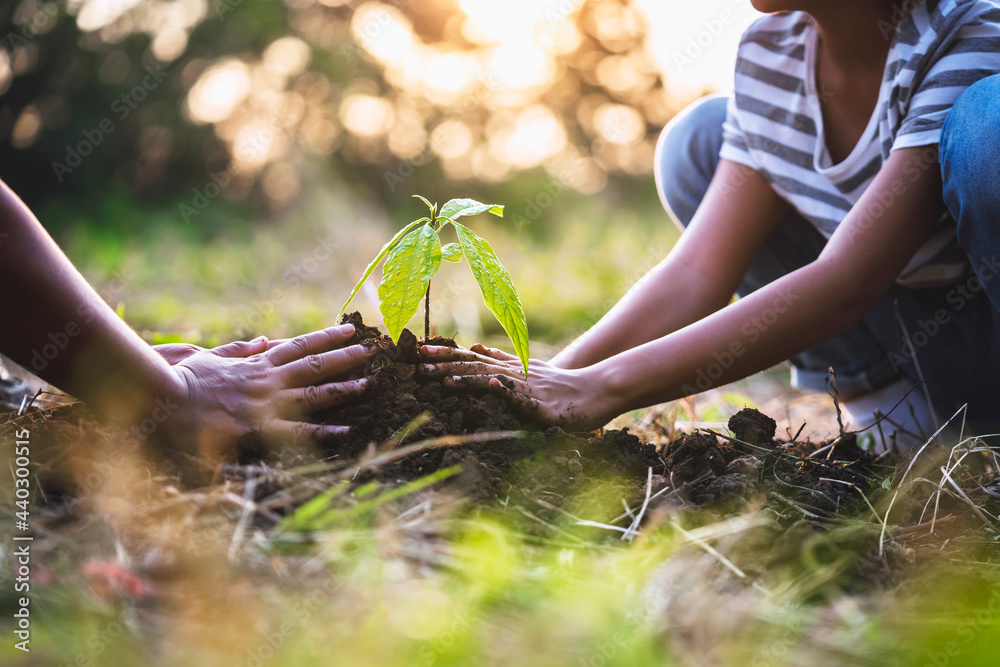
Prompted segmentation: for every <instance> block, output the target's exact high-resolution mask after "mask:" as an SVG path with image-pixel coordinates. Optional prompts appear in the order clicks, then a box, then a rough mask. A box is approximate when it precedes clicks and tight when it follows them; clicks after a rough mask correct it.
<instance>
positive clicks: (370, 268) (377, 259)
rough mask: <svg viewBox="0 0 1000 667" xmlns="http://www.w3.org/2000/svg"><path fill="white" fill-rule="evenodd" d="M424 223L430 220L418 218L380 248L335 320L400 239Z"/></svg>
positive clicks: (338, 318)
mask: <svg viewBox="0 0 1000 667" xmlns="http://www.w3.org/2000/svg"><path fill="white" fill-rule="evenodd" d="M424 201H426V200H424ZM425 222H430V218H420V219H419V220H414V221H413V222H411V223H410V224H408V225H407V226H406V227H403V228H402V229H401V230H399V232H397V233H396V235H395V236H393V237H392V240H390V241H389V242H388V243H386V244H385V245H384V246H382V250H380V251H379V253H378V255H376V256H375V259H373V260H372V262H371V264H369V265H368V268H367V269H365V274H364V275H363V276H361V280H359V281H358V284H357V285H355V286H354V289H353V290H351V296H349V297H347V301H345V302H344V305H343V306H341V307H340V312H339V313H337V320H340V316H341V315H343V314H344V311H345V310H347V307H348V306H349V305H351V301H353V300H354V297H355V296H357V295H358V292H359V291H360V290H361V286H362V285H364V284H365V281H366V280H368V276H370V275H371V274H372V272H373V271H375V267H377V266H378V265H379V264H380V263H381V262H382V260H383V259H385V256H386V255H388V254H389V251H391V250H392V249H393V248H395V247H396V245H397V244H398V243H399V241H400V239H402V238H403V237H404V236H406V235H407V234H408V233H409V232H411V231H412V230H413V229H414V228H415V227H417V226H418V225H421V224H423V223H425Z"/></svg>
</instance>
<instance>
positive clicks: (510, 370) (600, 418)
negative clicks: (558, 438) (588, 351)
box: [420, 344, 618, 431]
mask: <svg viewBox="0 0 1000 667" xmlns="http://www.w3.org/2000/svg"><path fill="white" fill-rule="evenodd" d="M420 353H421V354H422V355H423V356H424V357H426V358H427V360H428V361H431V362H433V363H429V364H424V365H422V366H421V367H420V368H421V370H422V372H423V373H424V374H425V375H428V376H430V377H444V383H445V384H446V385H448V386H451V387H469V388H479V389H487V390H489V391H491V392H494V393H496V394H499V395H501V396H505V397H506V398H507V399H509V400H510V401H511V403H512V404H513V405H514V407H515V408H516V409H517V411H518V412H520V413H521V414H523V415H524V416H526V417H528V418H530V419H533V420H535V421H538V422H541V423H543V424H548V425H553V426H560V427H562V428H564V429H566V430H568V431H587V430H592V429H595V428H600V427H601V426H604V424H606V423H608V422H609V421H610V420H611V419H612V418H614V417H616V416H617V414H618V413H617V412H616V411H615V409H614V407H613V406H612V405H611V401H610V400H609V398H610V397H608V396H606V395H605V393H604V392H603V391H602V389H601V387H602V383H600V382H599V381H598V378H597V377H596V375H595V373H594V371H593V367H590V368H584V369H563V368H558V367H556V366H553V365H552V364H548V363H546V362H544V361H538V360H537V359H532V360H531V362H530V364H529V374H528V377H527V378H525V375H524V368H523V366H522V365H521V361H520V360H519V359H518V358H517V357H515V356H514V355H511V354H507V353H506V352H502V351H500V350H494V349H492V348H488V347H485V346H483V345H479V344H476V345H473V346H472V349H471V350H465V349H462V348H451V347H437V346H432V345H424V346H423V347H421V348H420Z"/></svg>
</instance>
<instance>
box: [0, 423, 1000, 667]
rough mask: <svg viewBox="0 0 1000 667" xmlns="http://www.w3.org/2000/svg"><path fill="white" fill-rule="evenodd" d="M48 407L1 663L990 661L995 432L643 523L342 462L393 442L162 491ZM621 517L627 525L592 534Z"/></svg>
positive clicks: (594, 499) (996, 587) (995, 608)
mask: <svg viewBox="0 0 1000 667" xmlns="http://www.w3.org/2000/svg"><path fill="white" fill-rule="evenodd" d="M59 410H60V409H55V410H51V409H50V410H48V411H43V412H36V413H34V414H32V415H30V416H28V417H22V418H21V421H20V422H18V423H19V425H20V426H24V425H25V424H26V423H29V422H30V424H31V425H30V429H31V431H32V434H33V435H32V440H33V443H34V444H33V450H34V451H36V452H38V455H37V457H38V458H37V460H38V461H43V460H44V461H46V462H45V464H44V465H42V466H41V467H40V468H39V469H38V470H37V471H36V472H37V473H38V476H39V479H42V480H44V481H45V486H46V487H48V488H49V489H50V491H49V492H50V493H51V492H52V489H58V488H59V487H60V486H62V487H63V488H67V485H69V486H72V484H71V480H87V479H91V482H89V483H87V485H86V487H85V490H86V493H78V494H76V495H75V497H70V496H67V497H65V498H63V500H62V501H59V500H58V499H57V498H56V497H50V498H49V500H48V502H47V503H45V504H44V507H39V508H37V509H36V510H34V512H35V514H33V517H34V519H33V521H34V526H35V531H36V534H37V535H38V538H37V541H36V542H35V544H34V552H33V553H34V560H33V567H34V568H35V569H34V570H33V571H34V573H35V576H36V577H37V578H38V581H37V582H36V583H33V585H32V590H31V596H32V601H31V605H32V606H31V610H32V619H33V626H32V628H33V635H32V644H31V645H32V648H33V650H32V653H31V654H30V655H27V654H23V653H21V652H19V651H16V650H14V649H13V648H12V643H13V642H12V641H9V640H8V641H6V642H4V644H3V645H2V646H0V656H2V659H3V661H4V664H24V665H29V664H30V665H35V664H39V665H111V666H117V665H134V664H147V665H227V666H231V665H264V664H267V665H275V666H278V665H289V666H291V665H295V666H303V665H328V664H336V665H338V666H339V665H345V666H348V665H359V666H360V665H370V664H384V665H403V666H408V665H427V666H429V665H438V666H444V665H470V664H493V665H507V664H511V665H514V664H516V665H529V666H530V665H539V666H543V665H544V666H553V665H567V666H574V667H575V666H577V665H665V664H666V665H669V664H677V665H706V664H719V665H785V664H789V665H797V664H823V665H838V664H844V665H847V664H851V665H857V664H872V665H874V664H879V665H882V664H900V665H924V664H932V665H941V664H948V665H987V664H990V665H992V664H995V650H996V646H997V645H998V644H997V642H998V641H1000V558H998V548H997V536H998V534H1000V533H998V531H1000V522H998V520H997V517H996V516H995V512H996V508H997V504H996V502H995V500H990V494H991V493H992V494H994V495H995V494H996V493H997V486H996V468H994V467H990V466H992V465H995V462H994V459H993V457H994V456H995V453H996V452H995V450H994V449H991V448H989V447H987V446H986V444H985V442H984V441H982V440H978V439H969V440H968V441H966V442H963V443H961V444H960V445H959V446H958V447H956V448H955V449H954V450H952V451H941V452H937V451H933V450H928V451H927V452H924V453H923V454H922V455H921V457H919V458H918V459H916V462H915V463H914V464H913V466H912V469H911V471H910V474H909V475H906V474H905V471H906V468H907V464H906V463H905V462H901V463H900V465H899V466H898V467H895V468H892V467H890V468H888V469H886V476H885V478H884V479H885V480H888V482H887V484H886V485H887V486H888V487H889V488H888V489H882V491H884V492H879V491H878V490H879V489H881V486H880V485H879V484H875V485H874V488H875V489H876V491H867V490H865V491H863V493H865V494H867V495H866V498H865V502H864V503H861V502H859V503H857V504H856V506H855V507H854V508H853V509H845V510H844V511H843V512H842V513H838V515H837V516H835V517H832V518H830V519H824V520H813V519H810V517H808V515H807V513H806V512H802V511H798V510H796V509H795V508H794V505H793V504H792V505H789V506H788V507H786V508H784V509H776V508H775V507H774V506H773V505H764V504H762V503H761V502H759V500H752V501H751V503H750V504H749V505H747V506H746V507H745V508H744V509H743V510H742V511H739V512H735V513H726V512H719V511H705V510H697V509H694V508H687V509H685V508H683V507H681V508H677V507H675V508H673V509H668V507H666V506H659V507H657V506H655V505H653V504H651V505H650V507H651V508H652V509H650V510H648V511H645V516H644V517H643V520H642V521H641V523H640V522H639V521H637V520H635V519H634V517H637V516H638V515H639V514H640V513H641V512H642V511H644V510H645V503H644V502H643V501H642V499H641V498H640V499H639V501H638V502H637V503H634V504H633V506H632V507H631V508H630V509H629V510H628V512H625V513H623V511H622V509H623V508H622V502H623V499H622V498H621V497H615V496H614V493H612V492H609V491H608V489H610V488H613V487H611V486H608V487H604V486H603V485H602V484H601V483H600V482H599V481H598V482H597V483H596V485H595V486H594V488H592V489H589V490H587V491H585V492H582V493H581V494H580V497H579V498H576V499H573V498H570V499H554V498H553V499H552V501H553V502H558V503H559V504H560V505H562V507H564V508H566V509H564V510H562V511H559V512H556V513H555V514H553V513H552V512H547V511H545V510H546V507H552V505H551V503H549V502H548V501H545V500H543V499H539V500H537V501H535V502H524V501H523V500H522V501H513V500H511V498H510V497H508V498H502V497H497V498H495V499H494V500H492V501H489V502H472V501H471V500H469V499H468V498H466V497H464V496H463V495H462V494H456V493H455V492H454V491H453V490H451V489H452V487H449V486H448V485H447V483H444V484H442V480H444V479H445V478H447V477H449V476H450V475H451V474H453V473H454V472H455V471H454V470H453V469H449V468H445V469H442V470H441V471H439V472H436V473H433V474H431V475H429V476H427V477H425V478H423V479H419V480H417V481H416V482H413V483H410V484H404V485H396V484H387V485H383V484H379V483H375V482H367V483H357V482H354V483H352V482H351V479H352V478H354V477H355V473H356V470H357V466H358V465H360V466H361V467H362V469H363V470H364V469H370V468H374V467H378V466H381V465H385V463H386V462H387V461H388V460H389V459H390V458H392V457H394V456H398V455H401V454H399V453H398V452H399V449H388V450H386V451H383V452H382V453H380V454H376V455H375V458H372V457H369V458H367V459H365V460H362V461H359V462H354V463H351V464H350V465H347V463H349V462H341V463H336V462H328V463H321V464H311V465H306V466H300V467H298V468H291V469H285V470H282V469H273V468H268V467H266V466H265V467H261V466H259V465H255V466H243V467H233V468H231V469H230V470H229V474H228V480H229V481H226V482H224V483H219V484H214V485H211V486H208V487H205V488H201V489H194V490H181V489H179V488H178V487H177V486H176V484H175V483H174V482H173V480H172V479H171V478H169V477H157V476H156V474H155V473H153V472H152V469H151V468H149V466H148V465H147V464H146V463H145V462H144V461H143V460H142V459H140V458H136V457H134V456H132V455H127V456H125V457H117V458H114V460H117V461H119V464H118V465H116V466H113V467H108V466H105V465H102V461H106V460H111V459H112V458H113V452H114V450H115V448H116V447H121V444H120V442H121V441H120V440H116V434H115V432H114V431H113V430H107V429H103V428H99V427H97V426H96V425H94V424H92V423H90V422H89V421H88V420H87V419H86V418H81V417H80V416H79V415H76V416H72V417H71V416H70V415H69V414H68V413H64V412H59ZM634 426H635V427H636V428H641V427H640V426H639V424H637V423H636V424H634ZM11 427H12V423H11V422H8V423H7V424H5V425H3V426H0V437H2V438H4V439H5V440H6V439H9V435H10V432H11V431H10V430H11ZM57 442H59V443H61V444H58V445H57V444H56V443H57ZM453 444H456V439H452V441H451V442H444V441H434V442H429V443H417V444H412V445H407V446H406V447H405V448H406V449H407V450H408V451H409V452H412V451H415V450H418V449H420V448H423V447H427V446H433V447H439V446H450V445H453ZM57 447H58V448H59V449H57ZM53 452H58V455H57V456H55V457H53V458H48V457H49V455H51V454H52V453H53ZM404 453H406V452H404ZM527 465H530V463H529V464H527ZM941 469H944V470H945V471H946V472H947V474H943V473H940V472H938V474H936V475H935V474H934V472H935V471H940V470H941ZM95 472H99V473H100V475H99V479H98V480H97V481H96V482H94V481H93V474H94V473H95ZM949 479H950V480H954V486H952V483H951V482H950V481H949ZM875 481H876V482H879V480H875ZM4 495H5V498H4V499H3V501H2V504H0V506H2V507H3V512H2V519H0V522H2V523H0V525H2V526H3V527H4V528H3V532H4V538H3V540H2V541H0V544H3V545H5V547H4V548H5V550H4V552H3V561H4V568H3V572H4V575H3V578H2V588H0V590H2V593H0V600H3V606H4V607H5V608H8V609H13V604H14V602H13V600H12V597H11V595H12V593H11V591H12V589H13V581H12V579H11V576H10V574H9V573H10V572H12V569H13V562H12V555H11V553H10V551H9V550H8V549H7V547H6V545H10V544H12V542H11V541H10V539H9V532H10V528H9V527H10V526H11V525H12V518H11V517H9V516H8V515H9V514H11V513H12V512H13V511H14V508H13V506H12V498H11V497H10V493H9V492H5V494H4ZM973 496H974V497H976V499H977V500H976V501H974V502H973V501H971V500H970V502H973V504H974V505H975V509H971V508H969V507H968V505H967V503H966V502H965V499H966V498H969V499H971V498H972V497H973ZM630 502H632V501H630ZM890 505H891V507H890ZM924 505H926V506H927V510H926V511H924V512H921V510H920V508H921V507H922V506H924ZM932 508H933V509H932ZM932 512H933V513H932ZM581 520H589V521H592V522H593V524H590V525H584V524H583V523H581ZM932 522H933V525H932ZM629 524H633V525H634V526H636V527H637V530H636V532H635V534H634V535H633V536H632V537H633V539H621V538H622V533H621V530H617V529H616V530H609V529H608V526H609V525H610V526H620V527H621V528H624V529H625V530H630V528H629ZM883 526H885V528H883ZM4 617H5V618H8V619H9V618H10V614H9V613H5V615H4ZM7 624H9V621H7ZM9 636H10V635H9V633H8V637H9Z"/></svg>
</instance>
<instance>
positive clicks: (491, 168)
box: [0, 0, 677, 229]
mask: <svg viewBox="0 0 1000 667" xmlns="http://www.w3.org/2000/svg"><path fill="white" fill-rule="evenodd" d="M0 35H5V37H3V38H2V40H0V140H2V141H4V142H6V143H8V145H9V146H10V149H9V150H6V151H3V152H2V153H0V176H2V177H3V178H4V179H5V180H7V181H8V183H10V185H11V186H12V187H14V188H15V190H17V191H18V192H19V193H21V194H22V196H23V197H24V198H25V199H26V200H27V201H28V203H29V204H30V205H32V206H36V207H37V206H44V205H53V206H58V205H59V204H58V202H63V206H64V207H65V208H64V210H65V212H66V213H67V214H75V215H81V214H84V215H90V216H93V217H95V218H100V224H102V225H110V226H114V227H116V228H125V229H129V228H132V227H135V228H141V227H142V226H144V225H146V224H148V221H147V220H144V219H142V218H141V217H137V216H135V215H134V214H132V217H131V219H128V220H126V219H122V218H126V217H128V216H129V213H128V210H129V209H128V206H126V205H125V204H123V205H122V206H121V208H120V210H119V209H117V208H116V207H115V202H117V201H119V200H120V201H123V202H130V201H132V200H135V199H138V200H140V201H142V200H150V201H156V202H159V203H161V204H162V203H163V202H170V205H171V206H173V207H175V208H176V210H177V215H176V216H172V218H171V219H175V221H176V222H178V223H180V222H189V221H191V220H192V219H195V218H198V217H199V216H200V215H201V211H202V210H204V209H205V208H206V206H207V203H208V202H209V201H211V200H213V199H215V198H216V197H224V198H226V199H229V200H233V201H249V202H251V203H257V204H262V205H264V206H265V207H267V208H269V209H270V210H279V209H282V208H284V207H286V206H288V205H290V204H291V203H293V202H294V201H295V200H296V198H297V197H298V196H299V194H300V193H301V191H302V187H303V186H302V183H303V175H304V174H305V173H306V172H309V171H310V170H318V171H319V173H320V174H324V173H325V174H328V175H336V176H337V177H339V178H347V179H350V180H353V181H355V182H359V183H365V184H367V186H369V187H371V188H373V189H375V191H376V192H380V193H383V194H385V195H387V196H388V195H392V194H398V193H399V190H400V188H401V187H402V186H403V184H404V183H405V184H406V185H405V190H406V193H407V194H408V193H409V192H411V191H417V190H419V189H421V188H423V190H424V191H428V192H432V191H437V190H438V189H439V185H438V183H439V180H440V179H441V178H442V177H444V178H447V179H450V180H453V181H470V183H471V182H475V183H503V182H507V181H509V180H510V179H512V178H513V177H514V176H515V175H517V174H519V173H522V172H525V171H532V173H536V174H537V173H538V172H536V171H533V170H538V169H543V170H544V171H545V173H546V174H547V175H546V176H545V182H546V185H545V186H543V189H544V188H545V187H548V188H549V189H551V190H553V191H555V190H557V189H572V190H576V191H578V192H581V193H586V194H592V193H595V192H598V191H600V190H602V189H603V188H604V187H605V186H606V185H607V183H608V178H609V177H610V178H619V179H623V180H624V181H627V180H629V177H630V176H632V175H639V174H648V173H649V171H650V169H651V165H652V153H653V147H654V141H655V137H656V133H657V132H658V131H659V129H660V127H662V125H663V124H664V123H665V122H666V121H667V120H668V119H669V118H670V117H671V116H672V115H673V113H675V111H676V109H677V102H676V101H673V100H671V99H669V97H668V95H667V94H666V93H665V91H664V88H663V85H662V82H661V80H660V75H659V73H658V71H657V69H656V68H655V66H654V65H653V62H652V59H651V57H650V55H649V49H648V45H647V25H646V23H645V19H644V16H643V14H642V13H641V12H640V11H639V10H638V9H636V8H635V7H633V6H632V3H631V2H629V1H628V0H587V1H584V0H506V1H505V2H496V1H495V0H421V2H401V1H400V0H386V1H383V2H379V1H375V0H369V1H365V2H356V1H350V0H285V2H284V3H278V2H271V1H268V0H68V2H61V1H58V0H47V1H46V0H21V1H20V2H15V3H12V4H8V5H5V7H4V8H3V9H0ZM534 180H535V181H536V182H537V178H536V179H534ZM535 190H536V191H537V190H538V188H537V185H536V187H535ZM69 207H72V208H69ZM529 208H530V207H529ZM526 214H527V215H530V212H528V213H526ZM199 222H202V223H204V222H205V221H204V220H200V219H199Z"/></svg>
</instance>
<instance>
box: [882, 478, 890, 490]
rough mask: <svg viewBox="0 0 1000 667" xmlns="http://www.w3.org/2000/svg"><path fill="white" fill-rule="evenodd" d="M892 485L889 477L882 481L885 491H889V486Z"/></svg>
mask: <svg viewBox="0 0 1000 667" xmlns="http://www.w3.org/2000/svg"><path fill="white" fill-rule="evenodd" d="M891 484H892V481H891V480H890V479H889V478H888V477H886V478H885V479H883V480H882V488H883V489H885V490H887V491H888V490H889V486H890V485H891Z"/></svg>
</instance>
